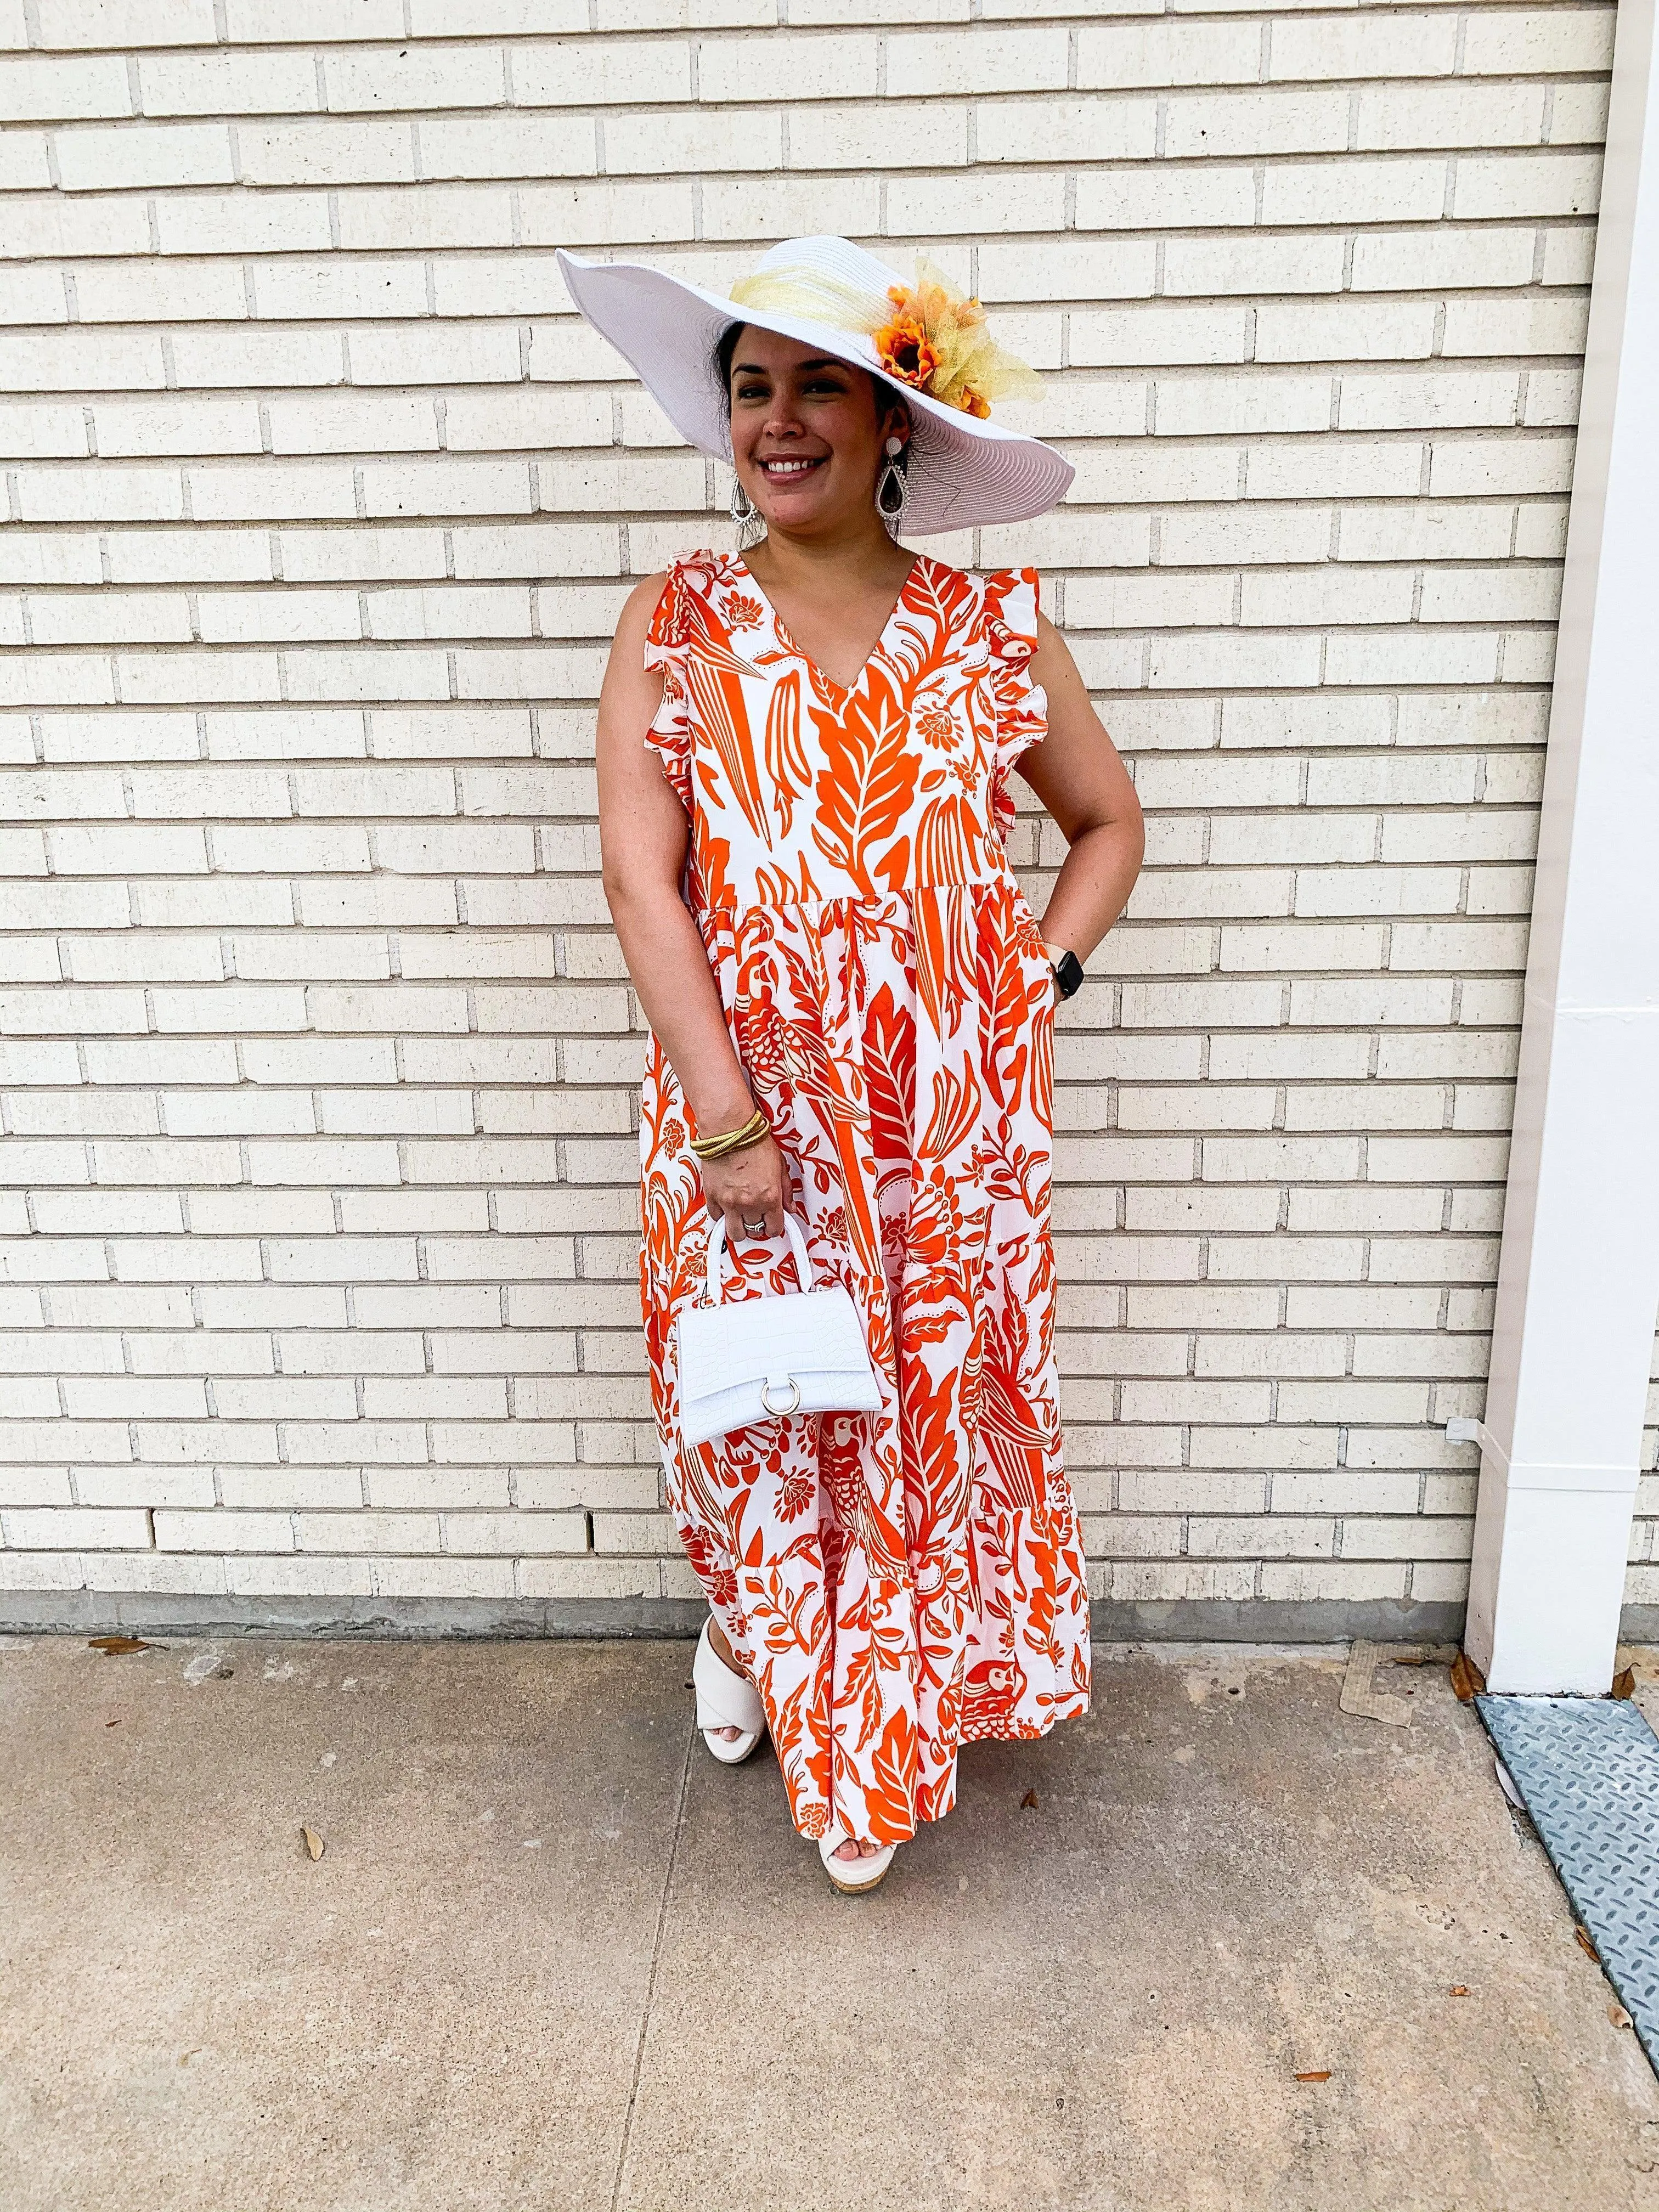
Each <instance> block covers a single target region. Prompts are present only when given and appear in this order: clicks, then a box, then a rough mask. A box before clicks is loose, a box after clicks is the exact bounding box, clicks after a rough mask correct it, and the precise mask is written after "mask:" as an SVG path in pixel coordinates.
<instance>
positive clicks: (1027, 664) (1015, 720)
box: [985, 568, 1048, 843]
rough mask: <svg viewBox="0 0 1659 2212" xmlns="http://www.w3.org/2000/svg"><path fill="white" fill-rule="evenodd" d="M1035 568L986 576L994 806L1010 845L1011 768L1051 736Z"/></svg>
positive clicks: (1000, 831) (1012, 811)
mask: <svg viewBox="0 0 1659 2212" xmlns="http://www.w3.org/2000/svg"><path fill="white" fill-rule="evenodd" d="M1037 599H1038V584H1037V572H1036V569H1035V568H999V569H996V570H994V571H993V573H992V574H990V575H988V576H987V577H986V579H985V641H986V646H987V651H988V654H989V677H990V684H991V695H992V698H993V700H994V704H995V712H996V752H995V759H994V764H993V767H992V771H991V809H992V814H993V817H994V820H995V823H996V826H997V832H998V835H999V836H1000V837H1001V838H1002V839H1003V841H1004V842H1005V843H1006V841H1007V839H1008V836H1009V835H1010V833H1011V832H1012V829H1013V826H1014V814H1015V808H1014V799H1013V794H1012V792H1011V791H1010V790H1009V789H1008V771H1009V769H1011V768H1012V766H1013V765H1014V763H1015V762H1016V761H1017V760H1018V758H1019V757H1020V755H1021V754H1022V753H1023V752H1024V750H1025V748H1026V747H1027V745H1032V744H1037V743H1038V742H1039V741H1040V740H1041V739H1042V738H1044V737H1046V736H1047V735H1048V695H1047V693H1046V692H1045V691H1044V690H1043V689H1042V685H1041V684H1037V683H1034V682H1033V681H1032V678H1031V658H1032V655H1033V654H1034V653H1036V642H1037V628H1036V624H1037Z"/></svg>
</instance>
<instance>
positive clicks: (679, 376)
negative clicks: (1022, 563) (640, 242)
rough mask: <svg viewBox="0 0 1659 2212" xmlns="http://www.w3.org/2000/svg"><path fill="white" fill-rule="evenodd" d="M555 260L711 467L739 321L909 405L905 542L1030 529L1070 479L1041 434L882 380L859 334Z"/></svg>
mask: <svg viewBox="0 0 1659 2212" xmlns="http://www.w3.org/2000/svg"><path fill="white" fill-rule="evenodd" d="M558 263H559V268H560V270H561V272H562V275H563V277H564V281H565V283H566V284H567V285H568V288H569V291H570V296H571V298H572V299H573V300H574V301H575V303H576V305H577V307H579V308H580V310H581V312H582V313H583V314H584V315H585V316H586V319H587V320H588V321H589V322H590V323H592V325H593V327H594V329H595V330H596V331H599V333H600V335H601V336H602V337H605V338H608V339H609V340H610V342H611V344H612V345H613V346H615V348H616V349H617V352H618V353H619V354H621V356H623V360H624V361H626V362H628V363H629V367H630V368H632V369H633V370H634V372H635V374H636V375H637V376H638V377H639V379H640V381H641V383H642V384H643V385H644V386H646V388H647V391H648V392H650V393H651V396H652V397H653V399H655V401H656V403H657V404H658V406H659V407H660V408H661V409H662V410H663V413H664V414H665V415H666V416H667V417H668V419H669V421H670V422H671V423H672V424H673V426H674V428H676V429H677V430H678V432H679V434H680V435H681V436H682V437H683V438H684V439H686V440H688V441H690V444H692V445H694V446H696V447H698V448H700V450H701V451H702V452H703V453H710V454H712V455H713V456H714V459H716V460H722V461H729V460H730V459H731V458H732V435H731V420H730V416H729V414H728V412H727V407H726V393H725V392H724V390H723V389H722V387H721V384H720V368H719V365H718V362H717V361H716V358H715V356H716V351H717V349H718V348H719V345H720V337H721V336H722V334H723V333H724V332H725V331H726V330H728V329H729V328H730V327H731V325H732V324H734V323H746V324H749V325H751V326H752V327H754V328H757V329H759V330H766V331H776V332H777V333H778V335H779V336H780V337H787V338H793V339H794V340H795V341H796V343H798V344H800V345H808V346H812V347H815V348H818V349H822V351H823V352H824V353H826V354H832V355H833V356H835V357H836V360H838V361H845V362H851V363H853V365H854V367H856V368H862V369H866V370H867V371H868V372H869V374H871V375H872V376H875V377H878V378H879V379H880V380H882V381H883V382H884V383H885V384H888V385H890V386H891V387H892V389H893V390H894V391H895V392H897V393H898V394H899V395H900V397H901V398H902V399H903V400H904V401H905V403H906V404H907V405H908V408H909V410H910V422H911V437H910V454H909V460H908V469H907V483H908V498H907V500H906V502H905V510H904V535H905V536H906V537H907V538H909V537H917V538H927V537H931V536H934V535H936V534H937V533H938V532H941V531H946V530H970V529H973V528H974V527H975V526H977V525H979V524H981V523H991V522H1028V521H1030V520H1031V518H1032V517H1033V516H1035V515H1039V514H1046V513H1048V510H1049V508H1050V507H1054V506H1055V505H1057V504H1058V502H1059V501H1060V499H1061V498H1063V497H1064V495H1065V493H1066V487H1067V486H1068V485H1069V484H1070V483H1071V481H1072V478H1073V476H1074V475H1075V474H1076V471H1075V470H1074V469H1073V466H1072V464H1071V463H1070V462H1069V461H1068V460H1066V459H1065V457H1064V456H1063V455H1062V454H1060V453H1055V451H1054V447H1052V446H1045V445H1044V444H1043V442H1042V440H1041V439H1040V438H1032V437H1030V436H1028V435H1026V434H1025V433H1024V431H1022V430H1008V429H1004V428H1002V427H1001V426H1000V425H999V424H997V423H994V422H986V421H984V420H982V419H981V417H979V416H974V415H964V414H963V413H962V412H961V411H960V410H958V409H957V408H955V407H947V406H945V404H944V403H943V402H942V401H940V400H938V399H934V398H932V397H931V396H930V395H929V394H928V393H927V392H918V391H917V390H916V388H915V386H914V385H909V384H906V383H905V382H904V381H903V380H902V378H899V377H896V376H892V375H890V374H888V372H887V371H886V370H885V369H884V368H882V366H881V364H880V362H879V360H878V357H877V355H876V349H875V347H874V345H873V344H872V342H871V341H870V340H869V339H868V338H866V337H861V336H860V335H859V334H858V333H857V332H855V331H843V330H837V329H836V327H835V325H833V324H830V323H819V322H812V321H809V320H808V319H805V317H801V316H794V315H783V314H775V313H771V312H770V311H763V310H760V309H755V308H749V307H738V305H737V304H736V303H735V302H734V301H731V300H723V299H721V298H720V295H719V294H718V293H714V292H706V291H704V290H703V289H702V286H701V285H698V284H691V283H687V282H686V281H685V279H684V277H679V276H669V275H668V274H667V273H666V272H665V270H660V269H647V268H646V267H645V266H644V265H643V264H641V263H640V262H635V261H579V260H578V259H577V258H576V257H575V255H574V254H572V253H567V252H563V251H562V250H561V251H560V252H559V255H558Z"/></svg>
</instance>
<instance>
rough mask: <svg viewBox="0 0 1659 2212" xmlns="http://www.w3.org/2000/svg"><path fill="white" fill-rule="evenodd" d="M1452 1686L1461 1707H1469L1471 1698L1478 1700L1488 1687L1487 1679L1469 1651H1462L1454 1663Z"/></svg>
mask: <svg viewBox="0 0 1659 2212" xmlns="http://www.w3.org/2000/svg"><path fill="white" fill-rule="evenodd" d="M1451 1686H1452V1688H1453V1690H1454V1692H1455V1694H1456V1697H1457V1701H1458V1703H1459V1704H1460V1705H1468V1702H1469V1699H1471V1698H1478V1697H1479V1696H1480V1693H1481V1692H1482V1691H1483V1690H1484V1689H1485V1688H1486V1676H1485V1675H1484V1674H1482V1673H1481V1671H1480V1668H1478V1667H1477V1666H1476V1665H1475V1663H1474V1660H1473V1659H1471V1658H1470V1656H1469V1655H1468V1652H1467V1651H1460V1652H1459V1653H1458V1655H1457V1656H1456V1658H1455V1659H1454V1660H1453V1661H1452V1670H1451Z"/></svg>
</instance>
